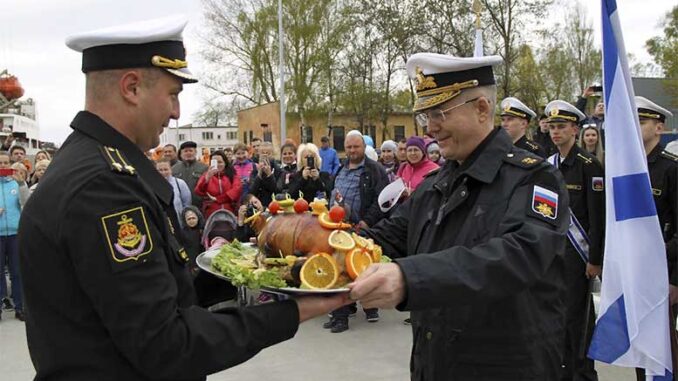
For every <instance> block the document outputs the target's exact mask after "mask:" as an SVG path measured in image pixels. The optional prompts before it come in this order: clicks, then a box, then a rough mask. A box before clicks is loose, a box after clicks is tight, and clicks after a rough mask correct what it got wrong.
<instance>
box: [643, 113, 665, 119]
mask: <svg viewBox="0 0 678 381" xmlns="http://www.w3.org/2000/svg"><path fill="white" fill-rule="evenodd" d="M638 116H639V117H641V116H642V117H643V118H648V119H661V115H659V114H648V113H646V112H639V113H638Z"/></svg>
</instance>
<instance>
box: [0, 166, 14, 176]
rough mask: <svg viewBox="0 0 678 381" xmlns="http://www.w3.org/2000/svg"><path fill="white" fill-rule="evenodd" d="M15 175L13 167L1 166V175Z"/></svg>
mask: <svg viewBox="0 0 678 381" xmlns="http://www.w3.org/2000/svg"><path fill="white" fill-rule="evenodd" d="M7 176H14V170H13V169H12V168H0V177H7Z"/></svg>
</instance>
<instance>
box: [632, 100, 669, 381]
mask: <svg viewBox="0 0 678 381" xmlns="http://www.w3.org/2000/svg"><path fill="white" fill-rule="evenodd" d="M636 107H637V108H638V118H639V121H640V132H641V135H642V137H643V146H644V147H645V153H646V154H647V168H648V171H649V173H650V184H651V185H652V196H653V198H654V204H655V206H656V207H657V216H658V217H659V224H660V226H661V228H662V233H663V236H664V242H665V244H666V255H667V264H668V274H669V303H670V306H671V313H672V315H673V319H670V320H669V321H670V323H671V332H675V329H676V311H677V309H676V304H678V271H677V270H678V268H676V265H677V264H678V263H677V262H678V258H677V257H678V237H677V236H676V226H677V225H678V205H677V204H678V189H677V188H678V156H676V155H674V154H672V153H670V152H668V151H666V150H664V146H663V145H662V144H661V141H660V138H661V132H662V131H664V124H665V123H666V119H667V118H670V117H672V116H673V114H672V113H671V112H670V111H669V110H667V109H665V108H664V107H661V106H660V105H658V104H656V103H654V102H652V101H651V100H649V99H647V98H644V97H638V96H637V97H636ZM674 371H675V370H674ZM636 376H637V379H638V380H645V379H646V378H645V371H644V370H643V369H638V368H636Z"/></svg>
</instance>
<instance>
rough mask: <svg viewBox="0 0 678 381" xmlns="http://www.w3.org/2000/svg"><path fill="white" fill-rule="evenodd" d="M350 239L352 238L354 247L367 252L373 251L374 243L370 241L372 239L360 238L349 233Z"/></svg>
mask: <svg viewBox="0 0 678 381" xmlns="http://www.w3.org/2000/svg"><path fill="white" fill-rule="evenodd" d="M351 238H353V240H354V241H355V244H356V246H358V247H362V248H364V249H367V250H369V251H372V250H373V249H374V241H373V240H372V238H365V237H361V236H359V235H357V234H355V233H351Z"/></svg>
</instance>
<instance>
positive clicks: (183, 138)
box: [179, 134, 186, 142]
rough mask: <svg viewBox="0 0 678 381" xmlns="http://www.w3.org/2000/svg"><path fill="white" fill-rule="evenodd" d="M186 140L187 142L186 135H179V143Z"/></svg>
mask: <svg viewBox="0 0 678 381" xmlns="http://www.w3.org/2000/svg"><path fill="white" fill-rule="evenodd" d="M184 140H186V135H184V134H179V141H180V142H183V141H184Z"/></svg>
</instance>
